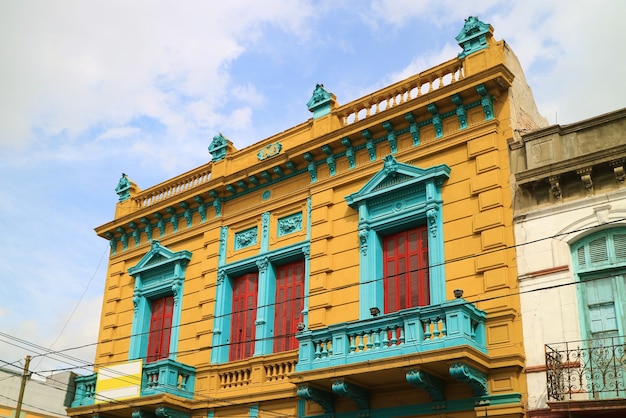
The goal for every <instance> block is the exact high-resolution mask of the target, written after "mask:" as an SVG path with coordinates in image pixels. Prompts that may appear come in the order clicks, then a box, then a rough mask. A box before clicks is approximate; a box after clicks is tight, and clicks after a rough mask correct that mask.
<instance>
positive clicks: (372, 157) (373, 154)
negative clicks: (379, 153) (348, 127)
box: [361, 129, 376, 161]
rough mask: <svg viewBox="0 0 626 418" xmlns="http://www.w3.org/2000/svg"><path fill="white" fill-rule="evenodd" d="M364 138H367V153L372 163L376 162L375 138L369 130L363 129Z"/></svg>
mask: <svg viewBox="0 0 626 418" xmlns="http://www.w3.org/2000/svg"><path fill="white" fill-rule="evenodd" d="M361 135H362V136H363V138H365V146H366V148H367V152H368V154H369V155H370V161H375V160H376V145H375V144H374V138H372V133H371V132H370V131H369V130H368V129H363V131H362V132H361Z"/></svg>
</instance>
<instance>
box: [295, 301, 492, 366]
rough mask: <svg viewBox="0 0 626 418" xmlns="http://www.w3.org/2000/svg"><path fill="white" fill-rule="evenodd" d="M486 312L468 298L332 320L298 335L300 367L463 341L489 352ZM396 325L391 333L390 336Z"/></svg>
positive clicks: (408, 352)
mask: <svg viewBox="0 0 626 418" xmlns="http://www.w3.org/2000/svg"><path fill="white" fill-rule="evenodd" d="M486 318H487V314H486V313H485V312H484V311H482V310H480V309H478V308H476V307H475V306H474V305H472V304H471V303H468V302H467V301H465V300H463V299H454V300H451V301H448V302H445V303H441V304H438V305H429V306H421V307H416V308H409V309H403V310H401V311H398V312H394V313H389V314H385V315H380V316H377V317H375V318H368V319H361V320H357V321H352V322H343V323H337V324H333V325H331V326H329V327H326V328H318V329H315V330H307V331H304V332H301V333H298V334H297V335H296V338H297V339H298V341H299V345H300V351H299V353H298V363H297V364H296V372H307V371H312V370H324V369H329V368H333V367H338V366H345V365H350V364H361V363H365V362H369V361H376V360H382V359H388V358H393V357H400V356H406V355H411V354H413V355H414V354H418V353H422V352H426V351H436V350H441V349H444V348H454V347H461V346H468V347H472V348H473V349H475V350H476V351H480V352H482V353H487V340H486V332H485V329H486V325H485V322H486ZM389 331H392V333H391V335H392V337H391V338H390V337H389V335H390V334H389Z"/></svg>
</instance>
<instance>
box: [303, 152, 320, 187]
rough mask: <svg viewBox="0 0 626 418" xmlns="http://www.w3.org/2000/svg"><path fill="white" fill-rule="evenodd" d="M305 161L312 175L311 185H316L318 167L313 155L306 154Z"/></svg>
mask: <svg viewBox="0 0 626 418" xmlns="http://www.w3.org/2000/svg"><path fill="white" fill-rule="evenodd" d="M304 159H305V160H306V161H307V162H308V165H307V170H308V171H309V174H310V175H311V183H315V182H316V181H317V166H316V165H315V160H314V159H313V155H312V154H311V153H310V152H306V153H304Z"/></svg>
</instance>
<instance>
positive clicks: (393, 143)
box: [383, 121, 398, 154]
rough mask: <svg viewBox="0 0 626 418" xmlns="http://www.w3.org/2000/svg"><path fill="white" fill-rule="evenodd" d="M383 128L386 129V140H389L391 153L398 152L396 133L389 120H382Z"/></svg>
mask: <svg viewBox="0 0 626 418" xmlns="http://www.w3.org/2000/svg"><path fill="white" fill-rule="evenodd" d="M383 128H385V130H386V131H387V141H389V149H390V150H391V153H392V154H395V153H396V152H398V141H397V139H396V133H395V131H394V130H393V125H392V123H391V122H390V121H385V122H383Z"/></svg>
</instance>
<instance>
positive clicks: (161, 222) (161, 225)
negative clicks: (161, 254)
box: [154, 212, 165, 236]
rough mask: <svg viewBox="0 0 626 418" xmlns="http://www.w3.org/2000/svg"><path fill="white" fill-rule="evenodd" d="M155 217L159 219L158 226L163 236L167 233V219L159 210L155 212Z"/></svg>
mask: <svg viewBox="0 0 626 418" xmlns="http://www.w3.org/2000/svg"><path fill="white" fill-rule="evenodd" d="M154 217H155V218H156V220H157V227H158V228H159V232H160V233H161V236H163V235H165V219H163V215H161V213H159V212H154Z"/></svg>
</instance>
